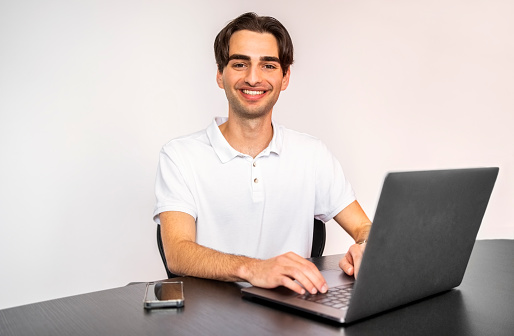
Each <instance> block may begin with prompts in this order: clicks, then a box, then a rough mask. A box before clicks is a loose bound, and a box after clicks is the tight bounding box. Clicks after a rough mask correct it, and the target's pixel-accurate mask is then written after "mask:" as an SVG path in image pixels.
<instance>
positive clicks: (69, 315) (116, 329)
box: [0, 240, 514, 336]
mask: <svg viewBox="0 0 514 336" xmlns="http://www.w3.org/2000/svg"><path fill="white" fill-rule="evenodd" d="M513 257H514V241H508V240H492V241H477V243H476V245H475V248H474V250H473V254H472V257H471V261H470V263H469V266H468V269H467V271H466V276H465V277H464V281H463V283H462V285H461V286H459V287H458V288H457V289H455V290H452V291H449V292H446V293H444V294H442V295H438V296H436V297H433V298H431V299H429V300H424V301H421V302H419V303H417V304H414V305H409V306H406V307H403V308H399V309H397V310H394V311H391V312H389V313H386V314H382V315H379V316H376V317H374V318H371V319H367V320H364V321H362V322H359V323H356V324H353V325H349V326H346V327H343V326H340V325H336V324H330V323H325V322H321V321H318V320H313V319H311V318H307V317H305V316H302V315H298V314H293V313H290V312H283V311H279V310H276V309H273V308H270V307H268V306H264V305H260V304H257V303H254V302H250V301H246V300H243V299H241V295H240V290H239V287H238V285H237V284H234V283H223V282H218V281H211V280H203V279H196V278H183V279H182V280H183V281H184V283H185V288H184V291H185V297H186V304H185V308H183V309H182V310H178V311H174V310H161V311H150V312H145V310H144V309H143V295H144V290H145V285H144V284H136V285H129V286H126V287H122V288H115V289H110V290H105V291H100V292H95V293H90V294H83V295H77V296H72V297H68V298H63V299H57V300H51V301H46V302H41V303H35V304H30V305H25V306H20V307H15V308H9V309H4V310H0V335H2V336H7V335H52V336H54V335H110V336H114V335H124V336H126V335H299V334H306V335H331V334H338V335H341V334H346V335H373V334H376V335H388V334H392V335H420V334H421V335H514V259H513ZM339 258H340V256H327V257H321V258H317V259H316V260H315V263H316V264H317V265H318V267H319V268H320V269H335V268H337V267H338V266H337V264H338V261H339Z"/></svg>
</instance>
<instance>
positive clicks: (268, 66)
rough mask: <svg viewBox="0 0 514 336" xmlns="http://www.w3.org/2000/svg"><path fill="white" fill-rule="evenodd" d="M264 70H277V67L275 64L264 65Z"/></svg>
mask: <svg viewBox="0 0 514 336" xmlns="http://www.w3.org/2000/svg"><path fill="white" fill-rule="evenodd" d="M264 68H265V69H267V70H274V69H278V67H277V66H276V65H275V64H264Z"/></svg>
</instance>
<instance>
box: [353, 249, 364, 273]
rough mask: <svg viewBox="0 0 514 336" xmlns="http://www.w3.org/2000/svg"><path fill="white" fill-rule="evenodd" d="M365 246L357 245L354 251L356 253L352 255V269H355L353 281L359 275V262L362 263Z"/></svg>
mask: <svg viewBox="0 0 514 336" xmlns="http://www.w3.org/2000/svg"><path fill="white" fill-rule="evenodd" d="M364 245H365V244H363V245H357V249H356V252H355V253H353V267H354V268H355V271H354V273H355V279H357V276H358V274H359V270H360V267H361V262H362V255H363V252H364V248H365V246H364Z"/></svg>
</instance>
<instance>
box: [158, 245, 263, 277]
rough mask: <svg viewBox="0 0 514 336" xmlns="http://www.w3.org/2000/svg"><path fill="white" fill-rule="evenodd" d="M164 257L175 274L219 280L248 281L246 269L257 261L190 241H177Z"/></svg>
mask: <svg viewBox="0 0 514 336" xmlns="http://www.w3.org/2000/svg"><path fill="white" fill-rule="evenodd" d="M166 258H167V260H168V268H169V269H170V271H171V272H173V273H175V274H179V275H188V276H195V277H200V278H208V279H215V280H221V281H248V276H247V274H248V269H249V267H250V265H251V264H252V263H255V262H257V260H256V259H252V258H249V257H245V256H238V255H233V254H227V253H223V252H219V251H216V250H213V249H211V248H208V247H205V246H202V245H199V244H197V243H195V242H192V241H181V242H178V243H177V244H176V245H175V246H174V248H173V251H170V253H169V255H167V256H166Z"/></svg>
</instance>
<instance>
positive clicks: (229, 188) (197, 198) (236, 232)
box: [154, 13, 371, 293]
mask: <svg viewBox="0 0 514 336" xmlns="http://www.w3.org/2000/svg"><path fill="white" fill-rule="evenodd" d="M214 49H215V56H216V62H217V65H218V72H217V75H216V81H217V83H218V86H219V87H220V88H221V89H223V90H224V91H225V94H226V96H227V100H228V118H216V119H215V120H214V122H213V123H212V124H211V125H210V126H209V127H208V128H207V129H206V130H203V131H200V132H197V133H195V134H192V135H189V136H185V137H181V138H177V139H174V140H172V141H170V142H169V143H168V144H166V145H165V146H164V147H163V149H162V150H161V154H160V161H159V168H158V173H157V181H156V196H157V205H156V208H155V211H154V220H155V221H156V222H157V223H159V224H160V225H161V233H162V239H163V245H164V250H165V254H166V258H167V261H168V268H169V269H170V270H171V271H172V272H173V273H176V274H180V275H190V276H197V277H204V278H210V279H218V280H225V281H241V280H244V281H248V282H250V283H251V284H253V285H255V286H260V287H265V288H273V287H277V286H281V285H282V286H285V287H288V288H290V289H292V290H294V291H296V292H298V293H304V291H305V290H307V291H309V292H310V293H316V292H318V291H319V292H325V291H326V290H327V285H326V282H325V280H324V279H323V277H322V275H321V273H320V272H319V271H318V269H317V268H316V267H315V266H314V264H312V263H311V262H309V261H307V260H306V259H305V258H304V257H307V256H308V255H310V246H311V243H312V225H313V218H314V217H316V218H318V219H321V220H323V221H328V220H330V219H332V218H334V219H335V220H336V222H337V223H339V224H340V225H341V227H343V229H344V230H346V231H347V232H348V233H349V234H350V235H351V236H352V237H353V238H354V239H355V241H356V244H354V245H352V246H351V247H350V249H349V251H348V253H347V254H346V255H345V257H344V258H343V259H342V260H341V262H340V266H341V268H342V269H343V270H344V271H345V272H346V273H347V274H349V275H355V276H357V273H358V270H359V265H360V261H361V258H362V252H363V250H364V247H365V244H364V243H365V241H366V239H367V235H368V233H369V229H370V226H371V222H370V221H369V219H368V218H367V216H366V215H365V213H364V212H363V211H362V208H361V207H360V205H359V204H358V202H357V201H356V199H355V196H354V193H353V190H352V188H351V185H350V184H349V182H348V181H347V180H346V178H345V176H344V174H343V171H342V169H341V166H340V164H339V162H338V161H337V160H336V159H335V158H334V157H333V155H332V154H331V153H330V152H329V151H328V150H327V148H326V146H324V144H322V143H321V142H320V141H319V140H318V139H316V138H314V137H311V136H308V135H305V134H301V133H298V132H294V131H291V130H289V129H287V128H285V127H282V126H278V125H275V124H274V123H273V121H272V111H273V107H274V105H275V103H276V102H277V100H278V97H279V95H280V92H281V91H283V90H285V89H286V88H287V86H288V84H289V77H290V65H291V64H292V63H293V45H292V41H291V38H290V37H289V34H288V32H287V30H286V29H285V28H284V27H283V26H282V24H281V23H280V22H278V21H277V20H276V19H274V18H271V17H261V16H257V15H256V14H254V13H246V14H243V15H241V16H240V17H238V18H236V19H235V20H233V21H232V22H230V23H229V24H228V25H227V26H226V27H225V28H224V29H223V30H222V31H221V32H220V33H219V34H218V36H217V37H216V40H215V45H214ZM294 280H296V281H297V282H295V281H294Z"/></svg>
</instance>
